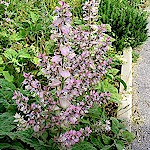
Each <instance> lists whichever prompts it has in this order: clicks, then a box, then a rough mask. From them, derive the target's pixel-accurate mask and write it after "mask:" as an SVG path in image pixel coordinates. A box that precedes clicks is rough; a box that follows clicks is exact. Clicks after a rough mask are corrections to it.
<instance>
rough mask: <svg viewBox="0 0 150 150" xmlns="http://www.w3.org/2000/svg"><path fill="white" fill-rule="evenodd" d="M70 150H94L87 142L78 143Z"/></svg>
mask: <svg viewBox="0 0 150 150" xmlns="http://www.w3.org/2000/svg"><path fill="white" fill-rule="evenodd" d="M72 150H96V148H95V147H93V145H92V144H91V143H89V142H80V143H78V144H76V145H74V146H73V148H72Z"/></svg>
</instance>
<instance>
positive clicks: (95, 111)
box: [88, 106, 103, 119]
mask: <svg viewBox="0 0 150 150" xmlns="http://www.w3.org/2000/svg"><path fill="white" fill-rule="evenodd" d="M102 113H103V110H102V108H100V107H99V106H94V107H93V108H91V109H89V111H88V115H89V116H91V117H92V118H98V119H99V118H100V117H101V115H102Z"/></svg>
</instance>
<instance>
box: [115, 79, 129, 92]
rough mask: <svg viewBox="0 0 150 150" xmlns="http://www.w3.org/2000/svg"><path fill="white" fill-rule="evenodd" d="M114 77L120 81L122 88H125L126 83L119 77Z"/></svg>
mask: <svg viewBox="0 0 150 150" xmlns="http://www.w3.org/2000/svg"><path fill="white" fill-rule="evenodd" d="M116 79H117V80H118V81H119V82H121V83H122V85H123V86H124V90H127V84H126V83H125V82H124V81H123V80H122V79H121V78H119V77H116Z"/></svg>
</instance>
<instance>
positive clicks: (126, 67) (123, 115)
mask: <svg viewBox="0 0 150 150" xmlns="http://www.w3.org/2000/svg"><path fill="white" fill-rule="evenodd" d="M123 58H124V60H126V61H125V62H124V63H123V65H122V68H121V79H122V80H124V81H125V82H126V84H127V90H124V87H123V85H122V84H121V85H120V89H119V92H120V94H121V95H122V100H121V104H120V105H119V111H118V114H117V115H118V118H119V119H123V120H125V121H126V123H127V124H126V127H127V129H128V130H129V131H131V117H132V48H131V47H128V48H126V49H124V50H123Z"/></svg>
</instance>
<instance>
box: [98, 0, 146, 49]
mask: <svg viewBox="0 0 150 150" xmlns="http://www.w3.org/2000/svg"><path fill="white" fill-rule="evenodd" d="M99 15H100V17H99V21H100V22H103V23H105V24H110V26H111V27H112V31H113V33H111V36H113V37H114V38H115V39H116V41H115V42H114V43H113V44H114V46H116V49H117V51H119V50H122V49H123V48H125V47H128V46H131V47H133V48H134V47H137V46H138V45H141V44H142V43H143V42H144V41H146V39H147V37H148V36H147V28H146V26H147V15H146V12H144V11H143V10H142V9H138V8H137V7H135V5H132V4H131V3H130V2H129V1H127V0H123V1H116V0H101V1H100V5H99Z"/></svg>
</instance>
